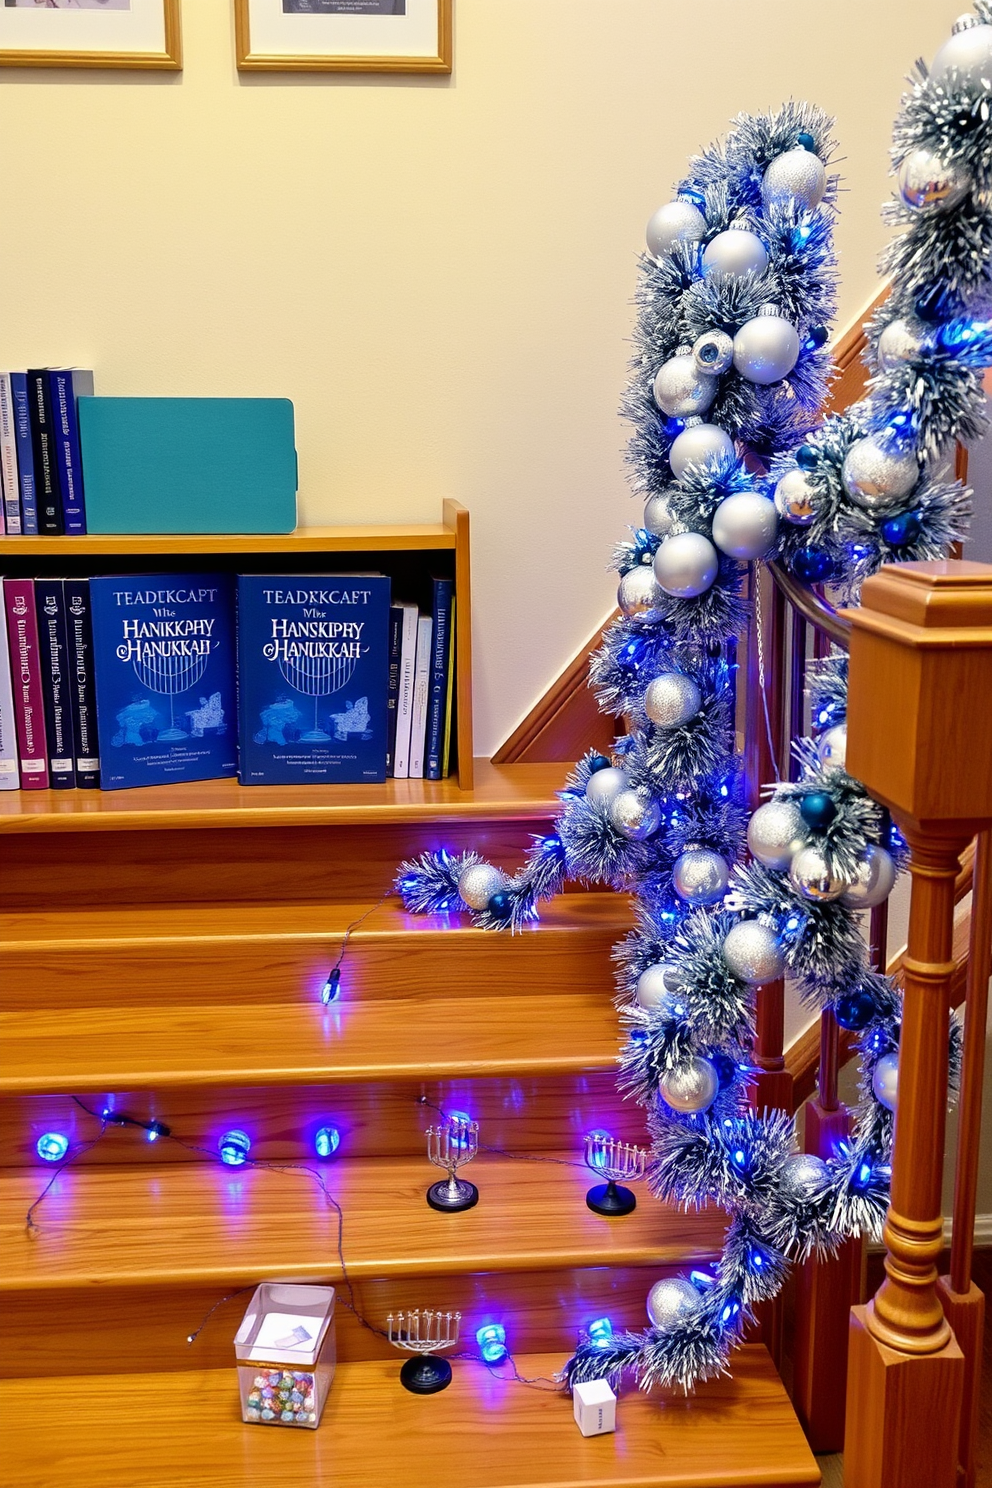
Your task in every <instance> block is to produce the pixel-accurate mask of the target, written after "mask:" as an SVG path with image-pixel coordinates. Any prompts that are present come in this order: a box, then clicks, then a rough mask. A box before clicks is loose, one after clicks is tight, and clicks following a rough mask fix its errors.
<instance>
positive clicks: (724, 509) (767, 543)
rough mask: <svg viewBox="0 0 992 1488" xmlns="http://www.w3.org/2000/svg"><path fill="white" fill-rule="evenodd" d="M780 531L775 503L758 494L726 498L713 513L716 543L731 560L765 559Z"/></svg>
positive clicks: (746, 493) (743, 493) (743, 492)
mask: <svg viewBox="0 0 992 1488" xmlns="http://www.w3.org/2000/svg"><path fill="white" fill-rule="evenodd" d="M777 531H778V512H777V511H776V510H775V503H774V502H773V501H769V500H768V497H767V496H761V495H759V494H758V492H757V491H737V492H735V493H734V495H733V496H726V497H724V499H723V501H721V502H720V505H719V506H718V507H717V509H716V511H715V512H714V513H713V541H714V542H715V543H716V545H717V547H718V548H719V549H720V551H721V553H726V554H727V555H728V556H729V557H731V558H740V559H742V560H744V559H748V558H763V557H764V556H765V554H766V553H767V552H768V549H769V548H770V547H771V545H772V543H773V542H774V541H775V533H776V532H777Z"/></svg>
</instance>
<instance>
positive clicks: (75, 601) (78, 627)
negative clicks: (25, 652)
mask: <svg viewBox="0 0 992 1488" xmlns="http://www.w3.org/2000/svg"><path fill="white" fill-rule="evenodd" d="M62 589H63V593H64V594H65V624H66V635H67V639H68V643H69V667H70V677H69V702H70V705H71V708H72V737H73V742H74V743H75V746H76V785H77V787H78V788H79V789H80V790H96V788H97V787H98V786H99V784H100V746H99V744H98V742H97V734H96V678H95V677H94V675H93V625H92V620H91V616H90V581H89V579H63V580H62Z"/></svg>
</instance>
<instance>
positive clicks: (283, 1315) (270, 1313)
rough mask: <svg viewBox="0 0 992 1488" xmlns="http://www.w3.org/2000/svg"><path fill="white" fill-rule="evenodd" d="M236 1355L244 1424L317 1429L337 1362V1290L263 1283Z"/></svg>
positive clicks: (246, 1317)
mask: <svg viewBox="0 0 992 1488" xmlns="http://www.w3.org/2000/svg"><path fill="white" fill-rule="evenodd" d="M234 1352H235V1357H236V1359H237V1362H238V1383H239V1385H240V1388H241V1419H242V1420H243V1421H251V1422H258V1423H259V1424H261V1425H263V1426H305V1427H308V1428H309V1429H310V1430H311V1431H312V1430H314V1428H315V1427H316V1426H317V1425H318V1424H319V1422H320V1417H321V1412H322V1411H323V1409H324V1403H325V1401H326V1400H327V1394H328V1391H329V1390H330V1388H331V1381H332V1380H333V1378H334V1366H335V1363H336V1362H337V1340H336V1338H335V1334H334V1288H333V1287H318V1286H292V1285H290V1284H289V1283H288V1282H283V1281H265V1282H263V1283H262V1285H261V1286H260V1287H256V1289H255V1293H254V1295H253V1297H252V1299H251V1302H250V1303H249V1304H248V1311H247V1312H246V1313H245V1315H244V1318H243V1320H242V1323H241V1327H240V1328H239V1329H238V1331H237V1334H236V1335H235V1339H234Z"/></svg>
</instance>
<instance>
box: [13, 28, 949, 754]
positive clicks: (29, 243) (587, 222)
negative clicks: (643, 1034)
mask: <svg viewBox="0 0 992 1488" xmlns="http://www.w3.org/2000/svg"><path fill="white" fill-rule="evenodd" d="M454 4H455V29H456V43H455V71H454V75H453V77H452V78H450V79H417V78H401V79H395V78H394V79H388V80H387V79H370V78H364V77H358V76H351V77H349V76H339V75H325V76H310V77H306V76H292V75H288V74H287V75H285V76H278V75H276V76H271V77H261V76H253V77H249V78H244V79H241V78H239V77H238V74H237V72H236V71H235V68H234V64H233V55H234V52H233V37H232V10H233V6H232V3H231V0H184V4H183V30H184V44H185V63H186V65H185V71H184V72H183V73H182V74H181V75H178V76H170V75H154V74H141V73H133V74H127V73H122V74H116V75H111V74H106V73H104V74H99V73H94V74H88V73H85V72H71V71H60V72H55V71H53V72H36V71H21V72H17V71H15V70H8V71H6V72H5V73H4V74H3V75H2V78H0V128H2V132H3V138H4V140H5V142H6V146H5V149H4V152H3V153H4V165H3V170H2V173H0V190H2V196H0V200H2V210H3V216H4V224H5V225H4V231H3V233H2V235H0V241H2V270H0V285H2V291H0V292H2V314H0V364H2V365H5V366H10V365H13V366H18V365H21V366H23V365H25V364H26V363H39V362H40V363H45V362H50V363H51V362H56V363H59V362H61V363H76V364H82V365H85V366H93V367H95V368H96V373H97V388H98V391H100V392H103V393H148V394H201V395H205V394H231V395H251V394H281V395H288V396H289V397H291V398H292V399H293V401H294V403H295V404H296V410H297V422H298V444H299V449H300V470H301V491H300V511H301V518H302V520H303V521H304V522H318V521H341V522H355V521H360V520H368V519H372V520H382V521H390V520H401V519H409V520H434V519H436V517H437V515H438V513H439V509H440V503H441V498H442V497H443V496H449V495H450V496H456V497H458V498H459V499H461V500H462V501H464V502H465V503H466V504H467V505H468V506H469V507H470V508H471V511H472V517H473V521H474V524H475V547H474V564H475V614H474V619H475V641H476V657H477V671H476V684H475V685H476V705H477V714H476V717H477V728H478V732H477V746H478V750H479V752H485V753H488V752H490V751H491V750H492V749H493V748H495V746H496V745H497V744H498V743H499V742H500V741H501V739H503V738H504V737H505V735H506V734H507V733H508V732H509V731H510V730H511V729H512V728H513V726H514V725H515V724H516V723H517V721H518V720H519V718H520V717H521V716H522V715H523V714H524V713H526V711H527V710H528V708H529V707H530V706H531V704H532V703H533V701H534V700H535V699H536V698H537V697H538V696H539V695H540V694H541V692H542V691H543V690H544V688H545V686H546V685H547V684H548V682H549V681H550V680H551V679H552V678H553V677H554V676H555V674H556V673H557V672H558V670H559V669H560V668H561V666H562V665H563V664H564V663H565V661H566V660H567V659H568V658H569V657H570V656H571V655H572V654H573V653H574V651H575V650H576V648H577V647H578V646H579V645H580V644H581V642H582V640H583V639H584V638H585V637H586V636H587V635H588V634H589V633H590V632H591V631H592V630H593V628H594V627H595V625H596V624H597V623H598V622H599V621H600V619H601V618H602V616H603V615H604V613H605V612H606V611H607V610H608V608H609V607H610V604H611V601H612V585H611V582H610V579H609V577H608V575H607V574H606V573H605V563H606V555H607V553H608V550H609V547H610V544H611V542H612V541H613V540H614V539H615V538H616V537H617V535H618V534H619V533H620V531H621V530H622V528H623V526H624V524H625V523H627V522H630V521H632V520H635V519H636V516H637V508H636V507H635V506H634V505H633V504H631V503H630V501H629V500H628V498H627V495H626V492H625V486H624V477H623V469H622V463H621V457H620V451H621V447H622V443H623V431H622V426H621V425H620V423H619V421H618V419H617V416H616V412H615V410H616V406H617V401H618V398H619V395H620V391H621V386H622V383H623V377H624V363H625V358H626V355H627V348H626V344H625V338H626V337H627V336H628V334H629V330H630V325H631V309H630V297H631V291H632V288H633V284H634V264H635V255H636V254H637V252H638V250H639V248H640V246H641V241H642V230H643V224H644V222H645V221H646V219H647V217H648V216H649V214H650V213H651V212H652V211H653V210H654V208H655V207H656V206H657V205H659V204H660V202H662V201H663V200H667V199H668V197H669V195H670V188H671V183H672V181H673V180H674V179H675V178H677V177H678V175H679V174H680V173H681V172H682V170H683V165H684V161H685V159H686V157H687V155H688V154H689V153H690V152H691V151H692V150H693V149H695V148H696V147H698V146H699V145H701V144H702V143H704V142H705V141H707V140H708V139H709V138H711V137H712V136H713V135H716V134H718V133H719V132H721V131H722V130H723V129H724V128H725V126H726V124H727V121H728V120H729V119H730V118H731V117H732V116H733V115H734V114H735V113H736V112H737V111H738V110H740V109H761V108H764V107H766V106H767V105H769V104H775V103H777V102H779V101H780V100H782V99H783V98H785V97H788V96H789V95H793V96H796V97H806V98H809V99H811V100H813V101H815V102H817V103H819V104H821V105H823V106H824V107H826V108H827V109H829V110H831V111H832V112H833V113H835V114H836V116H837V119H838V133H839V137H840V153H841V154H842V155H843V156H845V157H846V159H845V161H844V164H843V171H844V174H845V177H846V181H847V186H848V188H849V190H848V192H847V193H846V194H845V196H844V198H843V219H842V222H841V225H840V229H839V242H840V247H841V251H842V258H843V270H844V287H843V296H842V306H843V313H844V314H846V315H848V316H849V315H851V314H853V313H854V311H855V310H856V309H857V308H858V307H859V306H860V305H861V304H862V303H863V302H864V301H865V300H866V299H867V297H868V295H869V293H870V291H871V287H872V279H873V273H874V259H875V255H876V252H877V250H878V249H879V247H880V246H881V244H882V243H883V241H884V232H883V229H882V226H881V224H880V222H879V218H878V205H879V202H880V200H881V198H882V196H883V194H884V193H885V191H886V189H887V187H886V146H887V141H888V136H889V130H890V125H891V121H892V117H893V114H894V112H895V108H896V105H897V102H898V98H899V93H900V89H901V80H902V78H903V76H904V75H905V73H906V72H907V71H908V69H909V67H910V65H911V63H912V61H913V59H914V58H915V57H916V56H917V55H919V54H924V55H927V56H930V55H931V54H932V53H933V52H934V50H935V49H936V47H937V46H938V45H939V43H940V41H941V39H942V38H943V36H944V35H945V34H946V32H947V30H948V28H949V25H950V22H951V21H952V20H953V18H954V16H955V14H956V12H957V11H958V10H959V9H960V8H961V5H962V0H869V3H866V0H831V3H830V4H829V5H820V6H812V5H808V4H803V3H798V0H791V3H790V0H748V3H747V4H743V5H742V4H741V3H740V0H709V3H708V4H707V5H706V6H691V5H685V4H675V3H674V0H454Z"/></svg>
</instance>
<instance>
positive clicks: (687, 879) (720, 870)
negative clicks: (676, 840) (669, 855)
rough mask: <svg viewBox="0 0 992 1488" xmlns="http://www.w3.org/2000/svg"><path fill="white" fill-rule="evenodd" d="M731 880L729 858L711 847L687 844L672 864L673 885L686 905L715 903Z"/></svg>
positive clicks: (721, 896) (725, 890)
mask: <svg viewBox="0 0 992 1488" xmlns="http://www.w3.org/2000/svg"><path fill="white" fill-rule="evenodd" d="M729 882H730V869H729V868H728V866H727V860H726V858H722V857H721V856H720V854H719V853H718V852H713V851H712V849H711V848H708V847H687V848H686V850H685V852H684V853H679V855H678V857H677V858H676V859H675V862H674V864H673V866H672V885H673V887H674V889H675V892H676V894H678V896H679V898H680V899H684V900H685V902H686V904H695V905H700V904H715V903H716V902H717V900H718V899H722V898H723V896H724V894H725V893H726V892H727V884H728V883H729Z"/></svg>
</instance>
